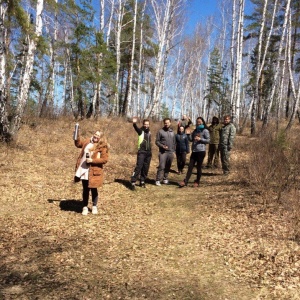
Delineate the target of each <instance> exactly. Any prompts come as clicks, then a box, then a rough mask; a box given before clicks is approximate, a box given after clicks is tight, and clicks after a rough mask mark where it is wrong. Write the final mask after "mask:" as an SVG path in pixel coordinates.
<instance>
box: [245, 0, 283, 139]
mask: <svg viewBox="0 0 300 300" xmlns="http://www.w3.org/2000/svg"><path fill="white" fill-rule="evenodd" d="M277 4H278V0H275V3H274V7H273V13H272V19H271V25H270V28H269V33H268V35H267V39H266V40H265V41H263V34H264V31H265V25H266V13H267V5H268V0H265V3H264V8H263V14H262V21H261V26H260V32H259V38H258V54H257V67H256V80H255V87H254V96H253V97H252V100H251V103H250V105H249V111H248V114H250V113H251V134H255V132H256V109H257V103H258V101H259V97H260V95H259V82H260V77H261V74H262V70H263V69H264V66H265V60H266V56H267V53H268V51H269V45H270V39H271V36H272V34H273V30H274V20H275V15H276V11H277ZM263 43H264V53H263V54H262V44H263Z"/></svg>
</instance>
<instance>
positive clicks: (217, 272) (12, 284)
mask: <svg viewBox="0 0 300 300" xmlns="http://www.w3.org/2000/svg"><path fill="white" fill-rule="evenodd" d="M58 139H59V138H58ZM24 145H25V146H24V148H18V149H15V150H12V151H10V152H9V153H6V152H5V151H2V154H1V155H2V157H1V159H2V160H1V161H2V163H1V168H2V171H3V172H2V173H1V178H0V182H1V183H0V193H1V194H0V195H1V196H0V201H1V215H0V221H1V224H2V226H1V228H0V239H1V244H0V251H1V254H0V256H1V257H0V258H1V259H0V299H153V300H156V299H179V300H182V299H201V300H202V299H203V300H206V299H207V300H208V299H209V300H211V299H213V300H218V299H220V300H221V299H222V300H225V299H230V300H231V299H237V300H240V299H284V298H280V297H279V298H278V297H276V293H271V291H272V290H274V286H273V283H272V282H266V279H265V278H264V276H263V274H262V271H263V270H265V268H262V269H260V268H261V266H262V263H265V261H260V260H259V255H260V253H262V254H265V255H266V253H265V252H263V251H264V250H263V249H262V244H263V243H264V241H262V237H260V236H259V228H260V227H259V226H261V225H262V222H261V220H258V219H256V218H255V217H249V207H247V203H249V201H246V198H247V197H250V195H249V194H248V192H247V190H245V188H244V187H242V186H240V185H239V180H238V174H237V173H233V174H232V175H230V176H228V177H224V176H222V175H221V172H220V171H217V172H215V173H214V172H212V171H204V174H203V177H202V180H201V186H200V187H199V188H197V189H195V188H192V187H188V188H182V189H180V188H178V186H177V182H178V181H179V180H180V179H182V178H181V177H180V176H178V175H176V174H175V173H172V174H171V176H170V184H169V185H168V186H162V187H156V186H155V185H154V184H153V182H150V183H149V184H147V188H146V189H141V188H137V190H136V191H135V192H133V191H131V190H129V189H128V187H127V179H128V177H127V178H126V177H125V176H124V174H130V172H131V170H132V167H133V165H134V162H135V156H132V157H129V158H126V161H125V158H120V157H117V156H115V157H114V155H112V160H111V162H114V163H111V164H109V165H108V166H107V172H108V173H109V174H108V177H107V183H106V184H105V186H104V188H103V191H102V192H101V195H102V196H101V200H100V203H101V205H100V213H99V215H97V216H94V215H91V214H89V215H88V216H87V217H83V216H82V215H81V213H80V212H81V208H80V205H79V202H80V194H81V186H80V184H77V185H74V184H73V183H72V182H71V178H70V177H71V176H70V174H72V172H73V164H72V163H70V157H72V156H74V159H73V161H75V154H74V151H73V150H74V149H72V150H66V151H65V153H64V155H63V156H62V157H57V155H56V154H55V153H54V152H53V151H52V150H51V147H52V146H51V145H52V144H51V145H49V148H47V149H46V150H44V151H45V152H42V153H41V154H39V155H36V153H35V152H32V151H29V149H31V147H32V145H31V142H28V144H26V143H25V142H24ZM54 148H55V147H54V146H53V149H54ZM55 149H56V148H55ZM60 153H62V152H60ZM66 157H68V158H69V159H66ZM4 158H5V159H4ZM118 160H119V161H118ZM73 161H72V162H73ZM156 163H157V162H156V161H155V158H154V160H153V162H152V168H151V174H150V176H149V177H150V178H154V176H155V166H156ZM116 165H118V166H119V168H121V166H122V168H123V169H122V171H121V169H118V171H117V172H116V167H115V166H116ZM122 174H123V175H122ZM66 178H70V180H69V179H67V180H66ZM276 242H277V243H278V244H277V245H276V246H277V247H281V244H280V242H278V240H277V241H276ZM264 280H265V281H264ZM295 284H298V282H297V281H296V279H295ZM293 295H296V294H295V293H293ZM286 299H292V298H291V297H289V298H286ZM294 299H297V298H294Z"/></svg>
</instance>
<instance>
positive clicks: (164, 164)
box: [156, 151, 174, 181]
mask: <svg viewBox="0 0 300 300" xmlns="http://www.w3.org/2000/svg"><path fill="white" fill-rule="evenodd" d="M158 159H159V165H158V170H157V174H156V181H161V180H162V179H168V176H169V172H170V169H171V166H172V162H173V159H174V152H170V151H166V152H164V153H159V154H158Z"/></svg>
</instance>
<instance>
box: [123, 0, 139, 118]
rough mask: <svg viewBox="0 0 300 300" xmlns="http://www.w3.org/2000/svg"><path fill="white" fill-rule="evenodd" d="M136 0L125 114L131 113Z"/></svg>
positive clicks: (135, 2) (135, 3) (135, 14)
mask: <svg viewBox="0 0 300 300" xmlns="http://www.w3.org/2000/svg"><path fill="white" fill-rule="evenodd" d="M137 2H138V1H137V0H135V1H134V15H133V32H132V49H131V63H130V72H129V78H127V80H129V90H128V97H127V108H126V112H127V116H128V115H130V114H131V113H132V107H133V105H132V78H133V71H134V56H135V43H136V18H137V7H138V6H137Z"/></svg>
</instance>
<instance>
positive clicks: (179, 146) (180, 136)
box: [175, 125, 190, 174]
mask: <svg viewBox="0 0 300 300" xmlns="http://www.w3.org/2000/svg"><path fill="white" fill-rule="evenodd" d="M184 129H185V128H184V126H183V125H180V126H179V128H178V133H177V134H176V136H175V139H176V158H177V168H178V172H177V174H183V168H184V166H185V162H186V154H187V153H190V147H189V139H188V136H187V135H186V134H185V133H184Z"/></svg>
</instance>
